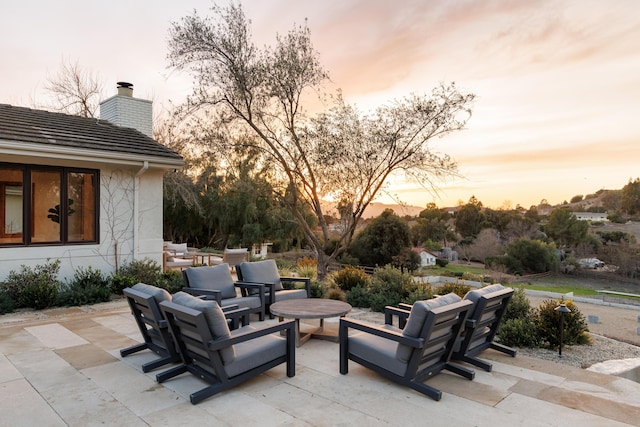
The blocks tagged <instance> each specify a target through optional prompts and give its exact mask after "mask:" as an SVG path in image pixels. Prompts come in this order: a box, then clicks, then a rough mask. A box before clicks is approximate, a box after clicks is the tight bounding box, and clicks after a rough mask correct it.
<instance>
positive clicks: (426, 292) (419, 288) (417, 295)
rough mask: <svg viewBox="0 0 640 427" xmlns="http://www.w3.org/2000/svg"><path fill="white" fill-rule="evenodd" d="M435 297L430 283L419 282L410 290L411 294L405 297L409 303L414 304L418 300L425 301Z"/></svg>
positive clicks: (405, 300)
mask: <svg viewBox="0 0 640 427" xmlns="http://www.w3.org/2000/svg"><path fill="white" fill-rule="evenodd" d="M431 298H433V288H432V287H431V285H430V284H428V283H418V284H416V285H415V287H414V288H413V289H412V290H411V291H409V296H408V297H406V298H405V299H404V302H406V303H407V304H413V303H414V302H416V301H424V300H427V299H431Z"/></svg>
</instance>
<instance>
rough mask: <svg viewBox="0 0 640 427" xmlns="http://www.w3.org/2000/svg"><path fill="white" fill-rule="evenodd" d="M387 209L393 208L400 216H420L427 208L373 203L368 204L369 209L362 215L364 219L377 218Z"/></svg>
mask: <svg viewBox="0 0 640 427" xmlns="http://www.w3.org/2000/svg"><path fill="white" fill-rule="evenodd" d="M385 209H391V210H393V211H394V212H395V213H396V215H398V216H405V215H410V216H418V214H419V213H420V212H422V211H423V210H424V209H425V208H424V207H419V206H409V205H396V204H394V205H386V204H384V203H371V204H370V205H369V206H367V209H365V210H364V215H362V218H363V219H369V218H375V217H378V216H380V214H382V212H384V210H385Z"/></svg>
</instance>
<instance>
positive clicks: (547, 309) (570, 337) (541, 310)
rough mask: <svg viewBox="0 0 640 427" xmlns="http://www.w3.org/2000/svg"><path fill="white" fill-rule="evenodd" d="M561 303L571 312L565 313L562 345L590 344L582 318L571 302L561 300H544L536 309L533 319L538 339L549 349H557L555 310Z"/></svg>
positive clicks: (557, 329)
mask: <svg viewBox="0 0 640 427" xmlns="http://www.w3.org/2000/svg"><path fill="white" fill-rule="evenodd" d="M562 303H564V304H565V305H566V306H567V308H568V309H569V310H571V312H570V313H565V315H564V319H563V323H564V328H563V343H564V344H568V345H574V344H588V343H590V342H591V339H590V338H589V335H588V334H587V332H589V327H588V326H587V322H586V320H585V318H584V316H583V315H582V313H581V312H580V310H579V309H578V307H577V306H576V305H575V304H574V303H573V301H571V300H566V301H563V300H561V299H556V300H545V301H543V302H542V303H541V304H540V306H539V307H538V308H537V310H536V312H535V314H534V319H535V324H536V327H537V329H538V334H539V335H540V339H541V340H542V341H543V342H546V343H547V344H548V345H549V347H551V348H555V347H557V346H558V344H559V343H560V336H559V335H560V334H559V329H560V313H559V312H558V311H556V310H555V309H556V307H558V306H559V305H560V304H562Z"/></svg>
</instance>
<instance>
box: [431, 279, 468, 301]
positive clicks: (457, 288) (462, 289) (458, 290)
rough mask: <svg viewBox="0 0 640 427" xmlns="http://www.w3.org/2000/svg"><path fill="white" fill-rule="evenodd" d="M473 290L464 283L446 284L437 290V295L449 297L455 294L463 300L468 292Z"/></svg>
mask: <svg viewBox="0 0 640 427" xmlns="http://www.w3.org/2000/svg"><path fill="white" fill-rule="evenodd" d="M470 290H471V286H469V285H465V284H463V283H456V282H445V284H444V285H440V286H438V287H437V288H436V289H435V294H436V295H447V294H448V293H451V292H453V293H454V294H456V295H458V296H459V297H460V298H463V297H464V296H465V295H466V294H467V292H469V291H470Z"/></svg>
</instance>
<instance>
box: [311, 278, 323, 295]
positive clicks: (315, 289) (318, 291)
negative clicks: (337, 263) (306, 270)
mask: <svg viewBox="0 0 640 427" xmlns="http://www.w3.org/2000/svg"><path fill="white" fill-rule="evenodd" d="M309 290H310V291H311V295H309V298H322V295H324V286H323V285H322V283H320V282H318V281H317V280H312V281H311V283H310V284H309Z"/></svg>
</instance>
